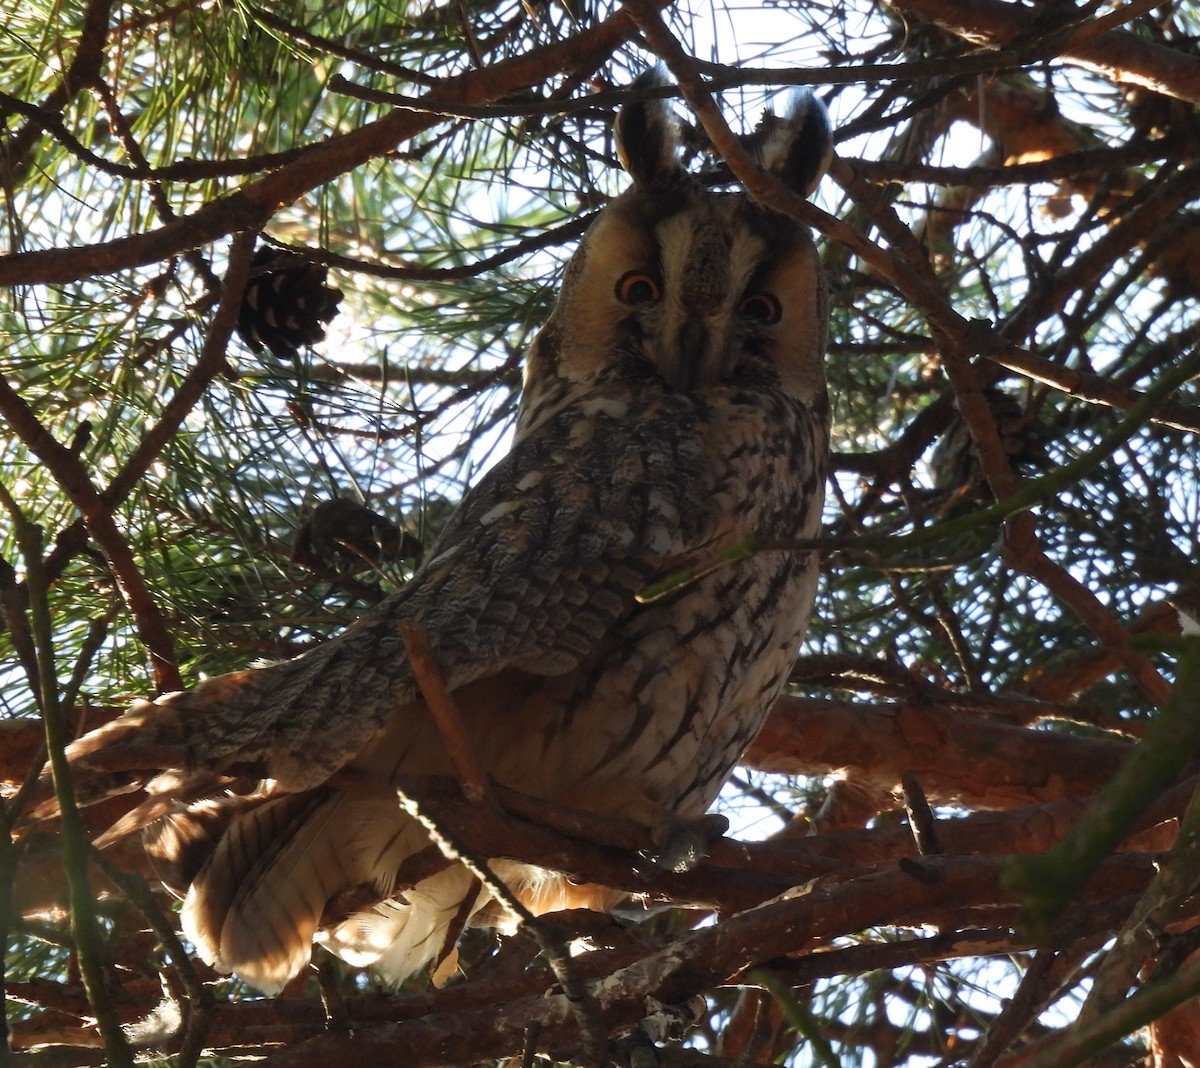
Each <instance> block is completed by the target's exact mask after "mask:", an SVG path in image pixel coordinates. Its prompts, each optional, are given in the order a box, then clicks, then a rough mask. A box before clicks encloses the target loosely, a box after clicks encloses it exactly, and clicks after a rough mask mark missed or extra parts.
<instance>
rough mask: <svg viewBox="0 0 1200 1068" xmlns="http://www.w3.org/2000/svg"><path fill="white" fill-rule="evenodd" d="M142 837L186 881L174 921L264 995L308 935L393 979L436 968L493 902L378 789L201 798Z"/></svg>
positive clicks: (216, 962)
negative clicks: (367, 792) (178, 920)
mask: <svg viewBox="0 0 1200 1068" xmlns="http://www.w3.org/2000/svg"><path fill="white" fill-rule="evenodd" d="M149 849H150V851H151V853H152V855H153V856H154V860H155V865H156V868H158V870H159V872H160V874H162V875H163V876H164V877H165V879H166V881H167V882H168V884H169V885H172V886H175V887H177V888H182V887H183V886H184V885H186V884H188V883H189V882H190V886H189V887H188V889H187V892H186V895H185V896H184V903H183V908H182V912H181V919H182V923H183V930H184V933H185V934H186V935H187V937H188V938H189V939H190V940H191V941H192V942H193V944H194V945H195V946H196V949H197V951H198V953H199V954H200V956H201V957H202V958H203V959H204V960H205V961H207V962H208V963H209V964H211V965H212V966H213V967H214V968H216V969H217V970H219V971H222V972H233V973H234V974H236V975H237V976H238V977H239V978H241V979H243V980H245V981H246V982H248V983H250V984H251V985H252V986H255V987H257V988H258V989H260V990H262V991H264V992H265V993H268V994H275V993H278V992H279V991H280V990H282V989H283V987H284V986H285V985H286V984H287V983H288V981H289V980H291V979H292V978H293V977H294V976H296V975H297V974H299V973H300V972H301V971H302V970H303V968H304V967H305V966H306V965H307V964H308V961H309V958H310V956H311V952H312V943H313V941H314V940H315V941H318V942H321V943H323V944H324V945H325V946H326V947H327V948H329V949H330V950H332V951H333V952H334V953H336V954H338V955H339V956H341V957H342V958H344V959H345V960H347V961H348V962H349V963H351V964H354V965H356V966H360V967H361V966H367V965H372V964H373V965H376V967H377V969H378V970H379V971H381V972H382V973H383V974H384V975H385V976H386V977H387V978H389V979H391V980H394V981H400V980H402V979H404V978H406V977H407V976H409V975H411V974H412V973H414V972H416V971H418V970H420V969H421V968H422V967H424V966H425V965H427V964H432V965H433V966H434V969H435V972H434V978H435V981H436V980H439V979H444V978H446V977H447V976H448V974H449V973H450V972H451V971H452V970H453V967H454V962H455V955H454V946H455V943H456V942H457V940H458V936H459V934H460V933H461V932H462V930H463V928H464V926H466V924H467V922H468V921H469V920H470V918H471V917H472V916H473V915H474V914H475V913H476V912H477V911H478V910H479V909H480V908H481V907H483V906H484V905H485V904H486V903H487V901H488V900H489V897H488V895H487V894H486V893H485V892H481V890H480V887H479V884H478V883H477V882H476V880H475V879H474V877H473V876H472V875H471V874H470V872H468V871H467V870H466V869H465V868H463V867H462V866H461V865H460V864H457V863H452V862H451V861H448V860H446V859H445V858H444V857H442V855H441V853H440V852H438V850H437V848H436V847H435V846H433V844H432V843H431V842H430V841H429V838H428V836H427V835H426V833H425V831H424V830H423V829H422V828H421V826H420V824H418V823H417V822H416V821H415V820H414V819H412V818H411V817H410V816H408V815H406V814H405V813H404V812H403V811H402V810H401V809H400V808H399V806H398V805H397V803H396V801H395V800H394V798H392V797H389V796H386V795H382V794H380V795H372V796H362V795H357V794H353V793H349V792H345V791H341V790H337V789H335V788H332V787H325V788H320V789H317V790H311V791H307V792H305V793H299V794H289V795H285V796H282V797H279V796H276V797H270V798H254V797H250V798H228V799H224V800H222V801H215V802H207V803H204V804H202V805H199V806H192V807H191V808H190V809H188V810H186V811H184V810H180V811H177V812H175V813H172V814H171V815H169V816H168V817H167V818H166V819H165V820H164V821H163V824H162V827H161V829H159V828H155V830H154V831H153V832H152V834H151V841H150V843H149ZM210 849H211V853H210V854H209V855H208V856H207V858H206V859H205V858H204V854H205V853H206V852H208V851H209V850H210Z"/></svg>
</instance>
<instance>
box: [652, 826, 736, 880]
mask: <svg viewBox="0 0 1200 1068" xmlns="http://www.w3.org/2000/svg"><path fill="white" fill-rule="evenodd" d="M727 830H729V820H727V819H726V818H725V817H724V816H721V815H718V814H717V813H715V812H710V813H708V814H707V815H704V816H700V817H698V818H696V819H691V820H681V819H672V820H670V821H669V823H668V824H667V825H666V828H665V833H664V835H663V842H662V847H661V848H660V849H658V850H656V851H655V852H650V851H643V852H642V853H641V854H640V855H641V856H642V857H643V858H644V859H645V860H646V861H647V862H648V863H647V864H646V865H645V866H639V870H640V871H641V872H642V873H643V874H645V875H646V876H647V877H648V878H649V877H650V876H652V875H655V874H657V873H659V872H664V871H671V872H678V873H683V872H685V871H691V870H692V869H693V868H694V867H696V865H697V864H699V863H700V861H702V860H703V859H704V858H705V857H706V856H707V855H708V850H709V847H710V846H711V845H712V844H713V842H715V841H716V840H717V839H718V838H720V837H721V836H722V835H723V834H724V833H725V832H726V831H727Z"/></svg>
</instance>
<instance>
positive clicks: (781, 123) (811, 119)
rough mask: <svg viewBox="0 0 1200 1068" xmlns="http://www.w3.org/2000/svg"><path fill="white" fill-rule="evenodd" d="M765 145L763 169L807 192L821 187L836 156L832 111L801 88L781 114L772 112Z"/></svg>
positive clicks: (804, 192) (766, 121)
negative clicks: (830, 119)
mask: <svg viewBox="0 0 1200 1068" xmlns="http://www.w3.org/2000/svg"><path fill="white" fill-rule="evenodd" d="M764 125H767V126H768V127H769V128H768V129H767V130H766V131H764V132H765V133H766V136H765V137H764V138H763V140H762V142H761V145H762V148H761V155H760V160H761V163H762V165H763V169H764V170H766V171H769V172H770V173H771V174H773V175H775V177H776V178H778V179H779V180H780V181H782V182H783V183H784V184H785V185H787V186H788V187H790V188H791V189H794V190H795V191H796V192H797V193H800V194H801V195H803V196H808V195H809V194H810V193H812V191H813V190H814V189H816V188H817V183H818V182H819V181H820V180H821V176H822V175H823V174H824V173H825V172H826V171H827V170H828V169H829V164H830V161H831V160H832V159H833V133H832V128H831V126H830V124H829V113H828V112H827V111H826V110H825V105H824V104H822V103H821V101H820V99H819V98H818V97H816V96H815V95H814V94H813V93H811V92H809V91H808V90H807V89H801V90H798V91H797V92H796V93H795V94H794V95H793V96H792V98H791V100H790V101H789V103H788V108H787V111H786V112H785V113H784V115H783V116H782V117H780V118H776V117H775V116H769V117H768V118H767V119H766V120H765V122H764Z"/></svg>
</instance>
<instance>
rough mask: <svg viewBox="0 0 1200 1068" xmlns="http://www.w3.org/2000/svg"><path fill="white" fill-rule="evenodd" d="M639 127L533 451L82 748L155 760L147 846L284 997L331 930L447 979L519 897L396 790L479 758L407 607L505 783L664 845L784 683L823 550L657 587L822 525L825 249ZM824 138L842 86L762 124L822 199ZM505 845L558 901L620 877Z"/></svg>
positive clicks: (238, 961) (529, 434)
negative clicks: (315, 617) (681, 573)
mask: <svg viewBox="0 0 1200 1068" xmlns="http://www.w3.org/2000/svg"><path fill="white" fill-rule="evenodd" d="M615 137H616V141H617V145H618V150H619V156H620V159H621V161H622V163H623V165H624V168H625V170H626V171H627V172H628V174H629V176H630V177H631V178H632V184H631V185H630V187H629V188H628V189H627V191H626V192H624V193H622V194H621V195H619V196H617V197H615V198H614V199H613V200H612V201H611V202H610V203H609V204H608V205H607V206H606V207H605V208H604V209H603V210H602V211H601V212H600V213H599V214H598V216H597V218H596V220H595V221H594V223H593V224H592V226H591V228H590V229H589V230H588V232H587V234H586V235H585V237H584V238H583V240H582V242H581V244H580V247H579V249H578V251H577V252H576V253H575V254H574V256H573V257H572V259H571V261H570V263H569V265H568V267H567V270H566V276H565V279H564V281H563V285H562V291H561V295H560V297H559V299H558V301H557V304H556V306H555V308H554V310H553V312H552V314H551V315H550V317H549V319H548V321H547V322H546V324H545V326H544V327H543V328H542V330H541V331H540V333H539V334H538V335H537V337H536V339H535V340H534V341H533V342H532V346H531V348H530V351H529V353H528V357H527V362H526V368H525V385H524V390H523V394H522V399H521V403H520V407H519V414H518V418H517V430H516V434H515V437H514V444H513V446H512V449H511V452H509V454H508V455H507V456H506V457H505V458H504V459H503V460H502V461H500V462H499V463H498V464H497V465H496V466H495V467H494V468H493V469H492V470H491V471H490V472H489V473H487V474H486V475H485V476H484V477H483V479H482V480H481V481H479V482H478V484H477V485H475V486H474V487H473V488H472V489H471V490H470V492H469V493H468V494H467V495H466V497H465V498H464V500H463V502H462V505H461V507H460V508H459V510H458V511H457V513H456V514H455V515H454V517H453V518H452V519H451V521H450V522H449V524H448V525H447V527H446V529H445V530H444V532H443V534H442V536H441V537H440V539H439V541H438V542H437V543H436V544H435V545H434V546H433V547H432V549H431V550H430V552H429V554H428V555H427V557H426V559H425V561H424V562H423V563H422V565H421V566H420V568H419V569H418V570H417V572H416V573H415V575H414V576H413V578H412V579H411V581H410V582H409V583H408V584H407V585H405V586H404V587H403V588H402V589H400V590H399V591H398V592H397V593H395V594H393V595H392V596H391V597H389V598H388V599H386V600H385V601H383V602H382V603H380V604H379V605H377V606H376V607H374V608H373V609H371V610H370V611H368V612H367V613H366V614H365V615H364V616H363V617H362V618H360V619H359V620H357V621H356V622H355V623H354V624H352V625H351V626H350V627H349V628H347V629H346V630H345V631H344V632H343V633H341V634H340V635H338V636H337V637H335V638H333V639H331V640H329V641H327V642H325V643H323V644H322V645H320V646H318V647H316V648H314V649H312V650H310V651H308V652H306V653H305V654H303V655H301V656H298V657H296V658H295V659H292V660H288V661H285V662H281V663H276V664H272V665H267V666H263V667H254V668H250V669H247V670H243V671H237V672H234V673H232V674H228V675H223V676H220V677H216V678H212V679H209V680H206V681H204V682H201V683H200V684H199V685H197V686H196V687H195V688H194V689H191V690H188V691H185V692H179V693H171V694H167V695H165V696H162V697H159V698H157V699H156V700H153V701H141V702H138V703H136V704H135V705H134V706H133V707H131V708H130V709H129V710H128V711H127V712H126V713H125V714H124V715H123V716H122V717H120V718H119V719H117V720H115V721H113V722H112V723H110V724H108V725H107V726H105V727H102V728H100V729H99V730H96V731H94V732H92V733H91V734H89V735H86V736H84V737H83V738H81V739H80V740H79V741H77V742H76V743H75V744H74V745H73V746H72V747H71V750H70V757H71V759H72V760H73V761H74V762H75V764H76V766H77V767H79V768H80V769H81V770H86V768H87V766H88V764H89V761H90V762H91V764H92V767H93V770H95V771H96V772H97V774H98V773H99V769H100V768H101V767H108V768H113V767H116V766H120V767H122V768H125V769H129V768H132V769H133V771H132V772H126V773H125V775H126V779H125V780H123V781H124V782H125V784H126V785H138V786H144V788H145V789H146V790H147V792H148V794H149V796H150V800H149V801H146V802H144V803H143V805H142V806H141V809H140V810H139V811H140V813H141V815H142V816H143V817H144V816H146V815H147V814H148V815H151V816H155V817H157V818H156V822H155V823H153V824H152V825H151V826H150V827H148V828H147V831H146V845H147V849H148V851H149V852H150V853H151V855H152V857H153V858H155V860H156V862H157V864H158V865H159V869H160V872H161V874H162V877H163V878H164V881H165V882H166V883H167V885H168V886H170V887H171V888H173V889H174V890H176V891H177V892H178V893H179V895H180V896H181V897H182V898H183V904H182V911H181V916H182V920H181V922H182V925H183V929H184V932H185V934H186V935H187V937H188V938H189V939H190V941H191V942H192V943H193V944H194V945H195V947H196V950H197V951H198V953H199V954H200V955H201V956H202V957H203V958H204V959H205V960H206V961H207V962H208V963H209V964H211V965H212V966H213V967H215V968H217V969H218V970H220V971H223V972H232V973H235V974H236V975H238V976H240V977H241V978H242V979H243V980H245V981H246V982H248V983H250V984H252V985H253V986H255V987H257V988H259V989H260V990H262V991H264V992H267V993H274V992H278V991H279V990H280V989H281V988H282V987H283V986H284V985H285V984H286V983H287V982H288V981H289V980H290V979H291V978H292V977H294V976H295V975H297V974H298V973H299V972H300V970H301V969H303V968H304V967H305V966H306V965H307V963H308V961H309V959H310V955H311V953H312V944H313V942H314V941H315V942H317V943H320V944H323V945H324V946H326V947H327V948H328V949H330V950H332V951H333V952H334V953H336V954H338V955H340V956H341V957H342V958H344V959H345V960H347V961H349V962H351V963H352V964H355V965H361V966H366V965H371V966H374V968H375V969H377V971H378V972H379V973H381V974H382V975H383V976H385V977H387V978H389V979H392V980H397V981H398V980H402V979H404V978H405V977H407V976H409V975H411V974H413V973H415V972H417V971H418V970H420V969H422V968H426V967H429V968H431V969H432V970H433V972H434V978H435V980H436V979H439V978H444V977H445V976H446V975H447V974H448V972H449V971H450V970H452V969H453V967H454V961H455V952H456V951H455V944H456V941H457V939H458V936H459V935H460V934H461V932H462V930H463V929H464V927H465V926H467V925H469V924H482V923H491V922H494V921H495V920H496V918H497V915H498V913H499V911H500V910H499V909H498V907H497V904H496V903H495V902H494V901H492V900H491V896H490V892H489V890H488V889H487V888H486V887H484V886H482V885H481V883H480V881H479V880H477V879H476V877H475V876H473V875H472V873H471V872H470V871H468V870H467V868H466V867H464V866H463V865H462V864H461V863H459V862H458V861H455V860H451V859H447V858H444V857H442V856H441V854H440V853H438V851H437V849H436V848H435V846H434V845H433V843H432V842H431V840H430V838H429V836H428V834H427V833H426V831H425V829H424V828H423V827H422V825H421V824H420V823H418V822H417V821H416V820H415V819H414V818H413V817H412V816H410V815H408V814H407V813H406V811H405V810H404V809H403V808H402V807H401V805H400V803H399V801H398V799H397V785H398V784H401V783H412V782H419V781H421V779H422V778H423V777H428V776H449V775H453V772H454V765H453V763H452V762H451V760H450V758H449V757H448V756H447V753H446V748H445V744H444V740H443V737H442V735H441V734H440V733H439V730H438V728H437V726H436V724H435V722H434V719H433V718H432V716H431V713H430V711H429V709H428V708H427V707H426V705H425V702H424V700H423V697H422V692H421V688H420V685H419V684H418V682H417V680H416V679H414V675H413V672H412V670H411V669H410V666H409V661H408V655H407V651H406V645H405V642H404V638H403V635H402V627H403V626H405V625H409V626H413V627H417V628H419V629H420V630H421V631H422V632H423V633H424V635H425V636H426V638H427V639H428V643H429V647H430V649H431V650H432V653H433V656H434V659H435V661H436V663H437V665H438V668H439V670H440V673H441V674H442V675H443V676H444V679H445V687H446V691H447V693H448V694H449V695H450V697H451V698H452V699H453V701H454V703H455V704H456V706H457V708H458V709H459V713H460V716H461V719H462V722H463V725H464V732H465V735H466V736H467V737H468V738H469V741H470V745H471V747H472V748H473V751H474V753H475V754H476V756H477V758H478V760H479V761H480V763H481V764H482V766H483V768H484V770H485V771H486V773H487V774H488V775H489V776H490V777H491V778H492V779H493V780H494V781H495V782H498V783H501V784H504V785H506V786H508V787H511V788H514V789H516V790H519V791H522V792H524V793H526V794H531V795H535V796H536V797H538V798H541V799H544V800H545V801H547V802H550V803H552V804H555V803H556V804H562V805H569V806H572V807H574V808H579V809H584V810H588V811H591V812H593V813H596V814H599V815H601V816H613V817H623V818H627V819H633V820H636V821H638V822H639V823H641V824H642V825H644V826H645V827H646V828H648V830H649V831H650V833H651V835H652V839H653V841H655V842H656V843H658V844H659V847H660V848H661V851H662V853H663V854H664V856H668V857H669V856H671V855H672V849H673V843H677V842H678V841H680V840H685V839H686V838H687V835H688V830H689V828H692V827H695V826H696V825H697V822H698V821H700V820H701V818H702V817H703V815H704V813H705V812H706V810H707V809H708V807H709V806H710V805H711V803H712V802H713V800H714V798H715V796H716V794H717V792H718V791H719V790H720V789H721V786H722V785H723V784H724V782H725V781H726V779H727V777H728V776H729V774H730V772H731V770H732V768H733V767H734V765H735V763H736V762H737V760H738V758H739V756H740V754H741V753H742V751H743V750H744V749H745V748H746V746H747V745H749V743H750V742H751V740H752V739H753V738H754V737H755V734H756V733H757V732H758V730H759V728H760V727H761V725H762V723H763V720H764V718H765V717H766V715H767V712H768V710H769V709H770V707H771V704H772V702H773V701H774V700H775V698H776V696H777V695H778V694H779V692H780V689H781V688H782V686H783V684H784V681H785V679H786V678H787V675H788V671H789V667H790V665H791V662H792V660H793V658H794V656H795V653H796V649H797V646H798V643H799V642H800V640H801V637H802V635H803V633H804V630H805V626H806V624H807V621H808V618H809V614H810V611H811V608H812V603H813V596H814V591H815V587H816V581H817V560H816V559H815V556H814V554H812V553H807V552H786V551H772V552H762V553H758V554H755V555H752V556H750V557H749V558H746V559H740V560H738V561H737V562H734V563H729V564H727V565H725V566H722V567H718V568H715V569H706V568H704V567H702V566H701V567H698V568H697V574H698V575H699V576H700V577H696V578H694V580H692V581H689V582H682V583H679V584H677V585H675V586H673V587H671V588H669V589H668V590H667V592H666V593H665V594H664V595H662V596H659V597H656V598H646V597H644V596H642V597H640V596H639V594H641V593H643V591H645V590H646V588H647V587H649V586H651V584H653V583H655V582H656V581H657V580H660V579H661V578H662V577H663V576H664V575H666V574H670V573H672V572H674V571H677V570H678V569H679V568H680V567H681V565H703V564H704V563H705V562H706V561H711V560H712V559H714V558H716V557H717V556H718V555H719V554H720V553H721V552H722V551H723V550H725V549H727V548H729V547H730V546H732V545H734V544H736V543H739V542H742V541H743V540H744V539H746V538H747V537H749V536H751V535H757V536H759V537H762V538H767V539H780V540H785V541H786V540H789V539H804V538H812V537H813V536H815V535H816V534H817V532H818V529H819V523H820V516H821V509H822V502H823V496H824V482H825V476H826V468H827V459H828V447H829V406H828V402H827V396H826V386H825V378H824V372H823V360H824V349H825V334H826V304H825V289H824V284H823V280H822V275H821V270H820V265H819V261H818V257H817V252H816V249H815V247H814V245H813V242H812V239H811V237H810V235H809V233H808V232H807V230H806V228H805V227H804V226H802V225H801V224H799V223H798V222H796V221H795V220H793V219H791V218H788V217H785V216H782V215H778V214H773V213H772V212H770V211H768V210H765V209H764V208H762V207H759V206H758V205H756V204H755V203H753V202H752V201H751V200H750V199H749V198H748V197H747V196H746V195H744V194H742V193H737V192H716V191H714V190H712V189H711V188H708V187H706V185H705V184H704V183H703V182H701V181H700V180H698V179H697V178H695V177H693V176H692V175H690V174H689V173H688V171H687V170H686V169H685V168H684V167H683V165H682V164H681V162H680V151H681V149H680V144H679V137H678V133H677V129H676V124H675V121H674V118H673V116H672V113H671V111H670V109H669V108H668V107H667V106H666V105H665V104H664V103H662V102H656V101H648V102H634V103H630V104H628V105H627V106H626V107H625V108H624V109H623V110H622V112H621V113H620V115H619V117H618V120H617V123H616V128H615ZM829 146H830V130H829V124H828V120H827V118H826V115H825V112H824V109H823V108H822V107H821V106H820V104H819V102H818V101H817V100H816V99H815V98H814V97H812V96H809V95H799V96H797V97H795V98H794V99H793V101H792V104H791V106H790V109H789V110H788V112H787V113H786V114H785V115H784V116H782V117H781V118H778V119H774V120H773V121H772V123H771V124H770V127H769V129H768V132H767V133H765V134H764V135H763V136H762V137H761V138H759V143H758V145H757V151H758V152H759V155H760V158H761V162H762V164H763V166H764V167H765V168H766V169H767V170H768V171H769V172H771V173H772V174H774V175H775V176H776V177H777V178H779V179H780V180H782V181H783V182H784V183H786V184H787V185H788V186H790V187H791V188H792V189H794V190H797V191H799V192H801V193H804V194H807V193H809V192H811V191H812V189H813V187H814V186H815V185H816V183H817V181H818V180H819V178H820V176H821V174H822V173H823V171H824V169H825V167H826V166H827V162H828V157H829V151H830V147H829ZM101 753H103V759H101V756H100V754H101ZM142 754H144V764H139V760H140V759H143V758H142V756H141V755H142ZM163 754H172V755H173V759H174V766H172V767H168V768H163V766H162V759H163ZM146 765H155V766H146ZM247 779H250V780H252V781H253V784H254V785H253V788H252V789H249V790H247V789H246V785H245V784H246V780H247ZM235 786H236V790H235V789H233V787H235ZM138 821H139V819H138V817H136V816H135V817H134V822H138ZM131 826H132V823H130V822H128V821H127V822H126V824H125V825H124V827H123V828H119V829H118V831H117V832H116V833H120V831H121V830H122V829H123V830H128V829H130V827H131ZM489 863H490V866H491V868H492V870H493V872H494V873H495V874H496V875H497V877H499V878H500V879H503V880H504V881H505V882H506V883H507V884H508V885H509V886H510V888H511V889H512V891H513V892H514V893H515V895H516V896H517V897H518V898H519V899H520V900H521V901H522V902H523V903H524V904H525V905H526V906H527V907H528V908H529V909H530V910H531V911H532V912H533V913H535V914H539V913H543V912H546V911H549V910H553V909H557V908H563V907H578V906H581V905H583V906H588V907H595V908H606V907H611V906H612V904H614V903H615V901H616V900H617V899H618V897H619V895H618V894H616V893H615V892H613V891H611V890H607V889H605V888H602V887H581V886H576V885H574V884H572V883H570V882H569V881H568V880H567V879H566V878H565V877H563V876H560V875H557V874H555V873H554V872H549V871H543V870H539V869H536V868H533V867H532V866H529V865H525V864H521V863H517V862H515V861H512V860H506V859H503V858H496V859H493V860H491V861H490V862H489Z"/></svg>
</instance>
